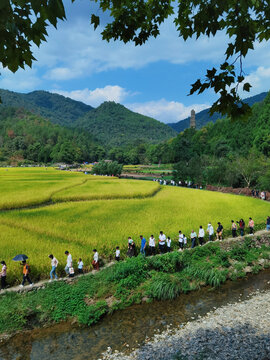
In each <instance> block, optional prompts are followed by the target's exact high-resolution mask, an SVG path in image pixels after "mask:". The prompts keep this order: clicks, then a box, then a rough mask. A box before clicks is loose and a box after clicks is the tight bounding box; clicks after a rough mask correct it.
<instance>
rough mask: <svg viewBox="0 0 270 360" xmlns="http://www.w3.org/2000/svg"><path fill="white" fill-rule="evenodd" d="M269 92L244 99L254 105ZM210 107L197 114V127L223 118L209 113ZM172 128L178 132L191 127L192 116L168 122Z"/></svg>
mask: <svg viewBox="0 0 270 360" xmlns="http://www.w3.org/2000/svg"><path fill="white" fill-rule="evenodd" d="M266 95H267V92H263V93H261V94H258V95H255V96H251V97H249V98H247V99H245V100H244V102H245V103H247V104H248V105H249V106H252V105H253V104H255V103H257V102H261V101H263V100H264V98H265V97H266ZM209 110H210V108H209V109H205V110H202V111H200V112H198V113H197V114H196V128H197V129H200V128H202V127H203V126H205V125H206V124H207V123H209V122H210V121H211V122H213V123H215V122H216V121H217V120H218V119H221V116H220V114H218V113H214V114H213V115H212V116H210V114H209ZM168 125H169V126H170V127H171V128H172V129H174V130H175V131H177V132H178V133H179V132H181V131H184V130H185V129H187V128H189V125H190V117H188V118H186V119H184V120H180V121H178V122H176V123H170V124H168Z"/></svg>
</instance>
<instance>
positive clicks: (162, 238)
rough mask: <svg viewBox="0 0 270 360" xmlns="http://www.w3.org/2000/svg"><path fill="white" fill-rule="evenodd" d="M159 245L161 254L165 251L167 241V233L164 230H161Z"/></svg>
mask: <svg viewBox="0 0 270 360" xmlns="http://www.w3.org/2000/svg"><path fill="white" fill-rule="evenodd" d="M158 239H159V240H158V246H159V250H160V252H161V254H164V253H165V241H166V235H165V234H163V231H160V233H159V237H158Z"/></svg>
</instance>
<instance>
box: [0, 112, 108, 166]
mask: <svg viewBox="0 0 270 360" xmlns="http://www.w3.org/2000/svg"><path fill="white" fill-rule="evenodd" d="M102 153H104V150H103V149H102V148H101V147H100V146H99V145H98V144H97V143H96V142H95V141H94V140H93V138H92V136H91V135H90V134H89V133H86V132H83V131H82V130H74V129H70V128H67V127H64V126H61V125H57V124H53V123H51V122H50V121H49V120H45V119H43V118H42V117H40V116H39V115H36V114H33V113H31V112H29V111H27V110H25V109H22V108H10V107H4V106H1V107H0V162H2V163H4V164H9V163H12V164H18V163H29V162H30V163H50V162H67V163H73V162H82V161H96V160H98V159H99V157H100V154H102Z"/></svg>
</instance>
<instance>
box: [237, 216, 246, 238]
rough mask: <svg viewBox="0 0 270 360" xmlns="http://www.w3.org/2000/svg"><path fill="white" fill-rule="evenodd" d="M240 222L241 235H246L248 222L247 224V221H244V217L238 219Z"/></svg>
mask: <svg viewBox="0 0 270 360" xmlns="http://www.w3.org/2000/svg"><path fill="white" fill-rule="evenodd" d="M237 222H238V224H239V228H240V235H241V236H244V234H245V226H246V224H245V222H244V220H243V219H240V220H239V221H237Z"/></svg>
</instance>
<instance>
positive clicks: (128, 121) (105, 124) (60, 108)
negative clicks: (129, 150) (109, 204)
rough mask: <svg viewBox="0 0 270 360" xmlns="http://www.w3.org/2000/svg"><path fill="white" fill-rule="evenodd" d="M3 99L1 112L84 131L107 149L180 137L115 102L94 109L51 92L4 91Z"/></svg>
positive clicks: (170, 129) (166, 126)
mask: <svg viewBox="0 0 270 360" xmlns="http://www.w3.org/2000/svg"><path fill="white" fill-rule="evenodd" d="M0 98H1V100H2V104H1V105H0V109H1V108H2V107H14V108H22V109H26V110H28V111H31V112H32V113H34V114H37V115H39V116H41V117H43V118H45V119H49V120H50V121H51V122H52V123H54V124H59V125H62V126H68V127H71V128H80V129H83V130H84V131H87V132H88V133H90V134H91V135H93V136H94V137H95V138H96V139H97V140H98V141H99V142H100V143H101V144H102V145H106V147H107V148H109V147H112V146H125V145H130V146H131V145H135V144H136V145H137V144H138V142H145V143H148V142H149V143H151V144H155V143H158V142H161V141H164V140H168V139H169V138H171V137H174V136H176V135H177V133H176V132H175V131H174V130H173V129H172V128H171V127H169V126H168V125H166V124H163V123H161V122H159V121H157V120H155V119H152V118H150V117H147V116H144V115H141V114H138V113H134V112H132V111H130V110H128V109H126V108H125V107H124V106H123V105H120V104H116V103H114V102H105V103H103V104H101V105H100V106H99V107H98V108H96V109H94V108H93V107H91V106H89V105H86V104H84V103H82V102H80V101H75V100H72V99H70V98H66V97H64V96H62V95H58V94H53V93H49V92H47V91H33V92H31V93H29V94H21V93H16V92H13V91H8V90H0Z"/></svg>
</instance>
